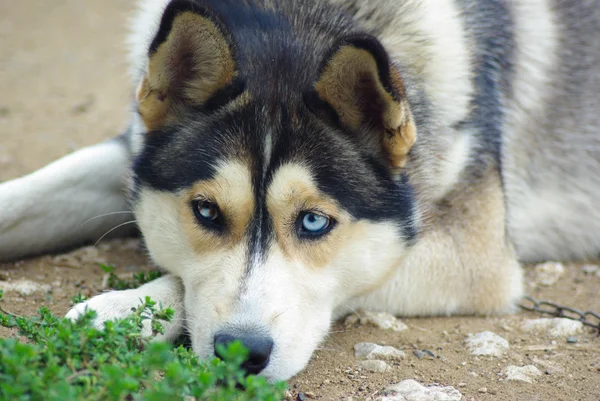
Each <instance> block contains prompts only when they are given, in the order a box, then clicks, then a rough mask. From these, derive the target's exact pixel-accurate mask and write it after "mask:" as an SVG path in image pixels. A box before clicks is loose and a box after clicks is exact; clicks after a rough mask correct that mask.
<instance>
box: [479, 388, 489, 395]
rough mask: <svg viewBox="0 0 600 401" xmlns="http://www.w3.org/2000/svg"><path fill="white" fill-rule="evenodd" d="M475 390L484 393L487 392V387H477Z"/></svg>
mask: <svg viewBox="0 0 600 401" xmlns="http://www.w3.org/2000/svg"><path fill="white" fill-rule="evenodd" d="M477 392H478V393H481V394H485V393H487V392H488V389H487V387H481V388H478V389H477Z"/></svg>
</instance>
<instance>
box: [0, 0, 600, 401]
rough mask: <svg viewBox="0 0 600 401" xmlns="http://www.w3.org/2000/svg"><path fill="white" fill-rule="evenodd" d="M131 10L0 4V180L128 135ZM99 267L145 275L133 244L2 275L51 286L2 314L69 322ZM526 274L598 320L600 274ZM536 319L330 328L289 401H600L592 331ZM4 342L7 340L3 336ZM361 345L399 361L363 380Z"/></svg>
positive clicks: (93, 287) (114, 0) (576, 269)
mask: <svg viewBox="0 0 600 401" xmlns="http://www.w3.org/2000/svg"><path fill="white" fill-rule="evenodd" d="M132 9H133V3H132V1H123V0H87V1H80V0H55V1H52V2H51V4H50V3H48V1H47V0H25V1H0V182H1V181H5V180H8V179H11V178H15V177H17V176H19V175H22V174H26V173H28V172H31V171H33V170H35V169H37V168H39V167H42V166H43V165H45V164H47V163H48V162H50V161H52V160H54V159H56V158H58V157H60V156H63V155H65V154H67V153H69V152H71V151H73V150H74V149H78V148H80V147H82V146H86V145H89V144H93V143H95V142H97V141H100V140H102V139H105V138H109V137H111V136H113V135H115V134H117V133H118V132H119V131H120V129H122V128H123V127H124V126H125V123H126V115H127V110H128V99H129V95H130V87H129V83H128V81H127V75H126V72H127V65H126V59H125V56H126V49H125V46H124V45H123V43H124V37H125V31H126V30H125V28H126V20H127V16H128V15H129V12H130V11H131V10H132ZM41 201H43V200H41ZM99 262H108V263H112V264H114V265H115V266H116V267H117V272H118V273H119V274H130V273H132V272H136V271H140V270H144V269H149V268H151V267H152V265H151V262H150V261H149V260H148V258H147V257H146V254H145V253H144V251H143V250H142V248H141V247H140V244H139V241H138V240H136V239H128V240H112V241H108V242H102V243H100V244H99V245H98V246H97V247H95V248H93V247H87V248H82V249H80V250H76V251H74V252H71V253H69V254H66V255H62V256H60V255H59V256H42V257H38V258H34V259H30V260H25V261H20V262H17V263H10V264H4V265H0V285H1V284H2V283H4V285H9V284H10V283H15V282H18V281H19V280H21V279H28V280H32V281H34V282H37V283H40V284H45V285H47V286H46V287H44V290H43V291H41V292H40V291H38V292H34V293H32V294H31V295H23V294H21V293H19V292H18V291H7V292H6V294H5V300H4V307H5V308H6V309H9V310H11V311H13V312H15V313H19V314H33V313H34V312H35V310H36V309H37V308H38V307H39V306H40V305H49V306H50V308H51V309H52V310H53V311H55V312H56V313H60V314H62V313H65V312H66V311H67V310H68V308H69V307H70V298H71V296H72V295H74V294H76V293H77V292H79V291H82V292H83V293H84V294H86V295H93V294H95V293H98V292H100V291H101V290H102V279H103V276H104V273H103V271H102V270H101V269H100V268H99V267H98V263H99ZM527 276H528V282H529V283H530V284H529V285H528V292H529V293H530V294H531V295H533V296H534V297H536V298H538V299H549V300H552V301H555V302H558V303H561V304H567V305H569V306H573V307H576V308H579V309H585V310H588V309H589V310H594V311H597V312H600V296H599V295H600V294H599V291H600V274H593V273H586V272H585V271H584V269H583V268H582V265H580V264H574V265H566V272H565V273H564V274H563V275H562V277H561V278H560V279H559V280H558V282H557V283H555V284H554V285H552V286H540V285H537V284H535V280H534V279H533V276H534V273H533V269H532V268H531V267H530V268H527ZM432 296H433V294H432ZM539 317H541V316H539V315H535V314H530V313H521V314H518V315H514V316H505V317H492V318H468V317H454V318H435V319H425V318H423V319H404V322H405V323H406V324H407V325H408V327H409V329H408V330H405V331H402V332H398V333H397V332H392V331H387V330H382V329H377V328H374V327H370V326H359V327H354V328H345V327H344V326H343V325H341V324H337V325H336V326H334V327H333V329H332V335H331V336H330V337H329V339H328V340H327V342H326V343H325V344H324V345H323V346H322V347H321V348H320V349H319V350H318V351H317V352H316V353H315V355H314V357H313V359H312V361H311V363H310V364H309V366H308V367H307V368H306V370H305V371H304V372H302V373H301V374H299V375H298V376H297V377H296V378H294V379H292V380H291V381H290V389H291V394H292V397H293V399H296V398H297V397H298V396H297V394H298V393H300V392H301V393H304V394H305V398H306V399H312V398H314V399H322V400H349V399H352V400H363V399H367V400H368V399H374V398H376V397H377V396H378V395H379V391H380V390H382V389H383V388H385V387H387V386H389V385H390V384H394V383H397V382H399V381H401V380H404V379H415V380H417V381H419V382H420V383H423V384H425V385H429V384H433V383H440V384H442V385H445V386H453V387H455V388H457V389H458V390H459V391H460V392H461V393H462V394H463V395H464V398H463V399H465V400H507V401H508V400H510V401H512V400H569V401H570V400H599V399H600V338H599V337H598V335H597V333H594V332H592V331H591V330H586V331H584V332H583V333H580V334H577V335H576V339H575V340H576V342H574V343H573V340H574V339H570V340H571V342H567V340H566V338H562V337H561V338H556V339H552V338H550V337H549V336H548V335H547V334H544V333H542V334H531V333H526V332H524V331H522V330H521V329H520V326H521V324H522V322H524V321H525V320H526V319H533V318H539ZM485 330H489V331H492V332H495V333H496V334H498V335H500V336H502V337H504V338H505V339H506V340H508V342H509V343H510V348H509V350H508V352H507V353H506V354H505V356H503V357H499V358H496V357H478V356H472V355H470V353H469V351H468V349H467V347H466V346H465V343H464V341H465V338H466V336H467V335H468V334H469V333H477V332H480V331H485ZM7 335H13V333H10V332H8V331H6V330H4V331H0V336H7ZM361 341H368V342H374V343H378V344H386V345H392V346H394V347H397V348H400V349H402V350H404V351H405V352H406V358H405V359H404V360H402V361H400V362H396V363H394V364H392V368H391V370H389V371H388V372H385V373H371V372H367V371H364V370H363V371H358V370H357V361H356V359H355V358H354V354H353V346H354V344H356V343H358V342H361ZM424 349H426V350H430V351H431V352H432V353H433V354H434V355H435V357H434V358H422V359H418V358H417V357H416V356H414V354H413V351H414V350H424ZM529 364H532V365H535V366H536V367H538V368H539V370H540V371H541V372H542V375H541V376H539V377H537V378H536V379H535V380H534V382H533V383H525V382H519V381H507V380H505V377H504V376H503V375H502V373H501V372H502V370H503V369H504V368H505V367H506V366H508V365H517V366H523V365H529ZM301 398H302V397H301V396H300V397H299V399H301Z"/></svg>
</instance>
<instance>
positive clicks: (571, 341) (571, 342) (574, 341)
mask: <svg viewBox="0 0 600 401" xmlns="http://www.w3.org/2000/svg"><path fill="white" fill-rule="evenodd" d="M567 342H568V343H569V344H575V343H576V342H577V337H567Z"/></svg>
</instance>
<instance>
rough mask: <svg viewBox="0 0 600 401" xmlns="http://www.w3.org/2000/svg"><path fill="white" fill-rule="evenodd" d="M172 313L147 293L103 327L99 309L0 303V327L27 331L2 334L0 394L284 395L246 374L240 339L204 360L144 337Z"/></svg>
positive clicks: (153, 400) (47, 399)
mask: <svg viewBox="0 0 600 401" xmlns="http://www.w3.org/2000/svg"><path fill="white" fill-rule="evenodd" d="M109 274H110V273H109ZM138 277H139V276H138ZM146 278H147V277H146ZM144 280H145V279H144V278H140V280H137V281H135V283H132V285H133V284H140V283H141V282H143V281H144ZM129 288H130V287H129ZM1 299H2V291H0V301H1ZM80 299H81V297H76V298H75V300H76V301H78V300H80ZM172 316H173V310H171V309H169V308H167V309H161V308H159V307H158V306H157V305H156V303H155V302H154V301H152V300H151V299H150V298H146V299H145V301H144V303H143V304H141V305H140V306H139V307H138V308H136V309H132V314H131V316H129V317H127V318H125V319H121V320H115V321H110V322H106V323H105V328H104V330H98V329H96V328H94V327H93V325H92V322H93V319H94V317H95V312H93V311H88V312H86V313H85V314H84V315H83V316H82V317H81V318H79V319H78V320H77V321H75V322H73V321H70V320H68V319H65V318H59V317H56V316H54V315H53V314H52V313H50V311H49V310H48V308H46V307H41V308H40V309H39V311H38V315H37V316H32V317H22V316H17V315H14V314H12V313H10V312H7V311H6V310H5V309H4V308H3V307H2V306H1V305H0V325H1V326H4V327H10V328H15V329H16V330H18V333H19V334H20V335H21V337H20V338H0V400H11V401H12V400H44V401H54V400H56V401H59V400H60V401H70V400H77V401H81V400H127V401H128V400H148V401H167V400H180V399H185V400H186V401H191V400H240V401H245V400H264V401H271V400H273V401H274V400H281V399H282V398H283V394H284V391H285V388H286V385H285V383H283V382H280V383H277V384H274V385H273V384H269V383H267V382H266V381H265V380H264V379H263V378H262V377H256V376H248V377H245V375H244V371H243V370H242V369H241V368H240V365H241V364H242V362H243V361H244V360H245V358H246V356H247V350H246V349H245V348H244V347H243V346H242V344H241V343H239V342H234V343H232V344H230V345H229V347H228V348H227V349H223V350H221V351H222V355H223V359H224V360H223V361H221V360H219V359H217V358H215V359H213V360H211V361H199V360H198V359H197V358H196V356H195V355H194V353H193V352H192V350H191V349H188V348H185V347H184V346H178V347H174V346H173V345H170V344H167V343H163V342H151V341H150V340H151V339H150V338H143V337H142V336H141V328H142V324H143V322H144V321H146V320H149V321H150V324H151V327H152V330H153V333H154V335H156V334H157V333H161V332H162V330H163V328H162V324H161V322H164V321H168V320H170V319H171V318H172ZM221 351H220V353H221Z"/></svg>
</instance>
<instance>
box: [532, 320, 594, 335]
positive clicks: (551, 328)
mask: <svg viewBox="0 0 600 401" xmlns="http://www.w3.org/2000/svg"><path fill="white" fill-rule="evenodd" d="M521 330H523V331H525V332H528V333H529V332H540V333H542V332H543V333H546V334H547V335H548V336H550V337H555V338H556V337H569V336H573V335H575V334H579V333H581V332H582V331H583V323H581V322H580V321H577V320H571V319H567V318H564V317H554V318H546V317H544V318H540V319H529V320H526V321H525V322H524V323H523V324H522V325H521Z"/></svg>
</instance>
